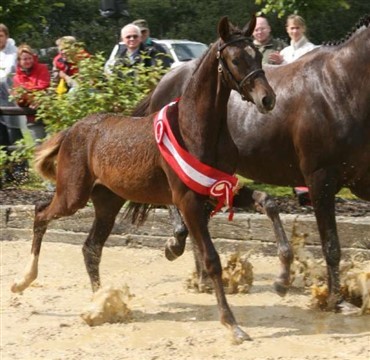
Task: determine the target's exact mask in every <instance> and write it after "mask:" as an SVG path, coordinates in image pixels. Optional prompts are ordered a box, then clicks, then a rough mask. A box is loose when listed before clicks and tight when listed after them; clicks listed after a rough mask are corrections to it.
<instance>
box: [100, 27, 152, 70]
mask: <svg viewBox="0 0 370 360" xmlns="http://www.w3.org/2000/svg"><path fill="white" fill-rule="evenodd" d="M141 39H142V37H141V31H140V28H139V27H138V26H136V25H134V24H128V25H126V26H124V27H123V28H122V30H121V41H120V42H119V43H118V44H117V45H115V47H114V48H113V50H112V53H111V54H110V56H109V59H108V60H107V62H106V63H105V66H104V70H105V72H106V73H107V74H110V73H111V72H112V69H113V68H114V66H116V65H124V66H127V67H132V66H134V65H136V64H140V63H143V64H144V66H146V67H149V66H154V65H155V60H156V55H157V54H158V53H157V51H156V50H155V49H154V48H148V47H146V46H145V45H144V43H143V42H142V41H141Z"/></svg>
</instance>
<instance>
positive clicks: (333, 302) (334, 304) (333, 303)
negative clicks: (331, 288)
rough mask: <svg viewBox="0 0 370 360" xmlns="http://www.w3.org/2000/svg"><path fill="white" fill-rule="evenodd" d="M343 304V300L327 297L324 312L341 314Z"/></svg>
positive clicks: (333, 296)
mask: <svg viewBox="0 0 370 360" xmlns="http://www.w3.org/2000/svg"><path fill="white" fill-rule="evenodd" d="M344 304H345V302H344V301H343V299H341V298H339V297H338V296H336V295H329V297H328V300H327V306H326V311H334V312H342V310H343V307H342V306H344V307H345V305H344Z"/></svg>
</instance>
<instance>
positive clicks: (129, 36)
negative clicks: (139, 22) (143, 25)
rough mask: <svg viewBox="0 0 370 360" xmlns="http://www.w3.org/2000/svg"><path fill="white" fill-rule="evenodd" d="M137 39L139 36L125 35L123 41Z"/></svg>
mask: <svg viewBox="0 0 370 360" xmlns="http://www.w3.org/2000/svg"><path fill="white" fill-rule="evenodd" d="M138 37H139V35H127V36H125V39H128V40H130V39H137V38H138Z"/></svg>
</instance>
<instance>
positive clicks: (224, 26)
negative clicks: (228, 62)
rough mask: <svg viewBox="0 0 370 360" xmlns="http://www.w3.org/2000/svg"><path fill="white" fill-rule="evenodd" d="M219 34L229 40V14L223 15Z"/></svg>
mask: <svg viewBox="0 0 370 360" xmlns="http://www.w3.org/2000/svg"><path fill="white" fill-rule="evenodd" d="M218 34H219V35H220V38H221V39H222V40H224V41H227V40H228V38H229V37H230V24H229V19H228V17H227V16H223V17H222V18H221V20H220V21H219V22H218Z"/></svg>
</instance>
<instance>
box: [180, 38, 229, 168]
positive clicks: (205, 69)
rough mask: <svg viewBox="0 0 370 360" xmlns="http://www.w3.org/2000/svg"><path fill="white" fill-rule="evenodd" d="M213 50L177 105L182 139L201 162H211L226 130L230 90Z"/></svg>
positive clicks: (202, 63)
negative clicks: (220, 74)
mask: <svg viewBox="0 0 370 360" xmlns="http://www.w3.org/2000/svg"><path fill="white" fill-rule="evenodd" d="M216 51H217V50H216V49H215V45H214V47H213V48H212V49H211V50H210V51H209V52H208V54H207V55H206V56H205V58H204V59H203V61H202V62H201V64H200V66H199V68H198V69H197V70H196V71H195V72H194V74H193V76H192V79H191V80H190V82H189V85H188V87H187V88H186V90H185V92H184V94H183V95H182V97H181V101H180V104H179V131H180V133H181V137H182V140H183V142H184V143H185V145H186V147H187V149H188V150H189V151H190V152H192V153H193V154H194V155H196V156H197V157H198V158H199V159H200V160H204V161H207V160H209V161H212V160H211V159H210V157H213V156H215V155H214V154H215V152H216V148H217V145H218V142H219V141H220V137H221V136H222V135H223V134H222V133H224V132H225V126H226V118H227V102H228V99H229V97H230V92H231V90H230V89H229V88H228V87H227V86H226V85H225V84H224V82H223V81H221V78H220V76H219V72H218V60H217V58H216ZM220 133H221V134H220ZM195 139H196V140H195ZM210 154H212V155H210Z"/></svg>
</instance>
